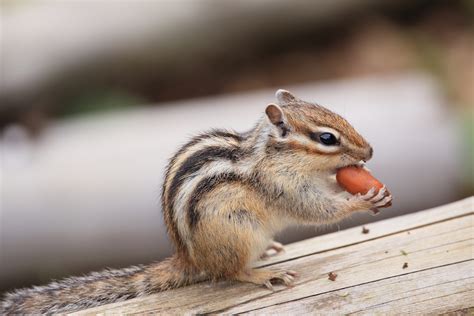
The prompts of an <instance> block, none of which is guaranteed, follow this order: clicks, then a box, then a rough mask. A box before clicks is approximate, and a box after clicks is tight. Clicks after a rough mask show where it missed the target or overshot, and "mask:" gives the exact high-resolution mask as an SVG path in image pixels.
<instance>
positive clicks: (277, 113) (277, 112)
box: [265, 103, 290, 137]
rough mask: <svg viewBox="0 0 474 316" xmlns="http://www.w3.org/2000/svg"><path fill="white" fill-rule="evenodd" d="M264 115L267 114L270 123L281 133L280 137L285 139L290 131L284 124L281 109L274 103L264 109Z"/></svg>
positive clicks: (284, 120) (283, 115) (284, 119)
mask: <svg viewBox="0 0 474 316" xmlns="http://www.w3.org/2000/svg"><path fill="white" fill-rule="evenodd" d="M265 113H266V114H267V116H268V119H269V120H270V122H271V123H272V124H273V125H275V126H276V127H278V129H279V130H280V131H281V136H282V137H285V136H286V135H287V134H288V132H289V131H290V129H289V127H288V125H287V123H286V118H285V114H284V113H283V110H282V109H281V107H279V106H278V105H276V104H274V103H271V104H269V105H268V106H267V108H266V109H265Z"/></svg>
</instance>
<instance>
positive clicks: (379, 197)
mask: <svg viewBox="0 0 474 316" xmlns="http://www.w3.org/2000/svg"><path fill="white" fill-rule="evenodd" d="M385 193H387V188H386V187H385V185H384V186H383V187H382V188H381V189H380V190H379V192H378V193H377V194H376V195H375V196H374V197H373V198H372V199H371V201H373V202H374V203H377V202H379V201H380V200H382V199H383V198H384V197H385Z"/></svg>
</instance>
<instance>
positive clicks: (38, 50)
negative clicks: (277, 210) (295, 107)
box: [0, 0, 474, 292]
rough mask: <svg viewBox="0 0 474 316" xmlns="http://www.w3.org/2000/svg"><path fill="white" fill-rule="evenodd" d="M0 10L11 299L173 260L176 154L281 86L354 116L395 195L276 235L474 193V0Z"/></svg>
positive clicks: (259, 109) (5, 252) (0, 113)
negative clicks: (168, 180) (168, 208)
mask: <svg viewBox="0 0 474 316" xmlns="http://www.w3.org/2000/svg"><path fill="white" fill-rule="evenodd" d="M0 5H1V20H0V30H1V33H0V35H1V41H0V49H1V51H0V52H1V68H0V76H1V81H0V133H1V138H0V151H1V170H0V172H1V173H0V180H1V181H0V190H1V192H0V193H1V196H0V225H1V226H0V229H1V231H0V232H1V234H0V238H1V239H0V256H1V257H0V260H1V261H0V262H1V268H0V292H1V291H6V290H10V289H12V288H15V287H21V286H29V285H33V284H35V285H39V284H44V283H46V282H49V281H50V280H51V279H53V278H61V277H63V276H66V275H71V274H81V273H85V272H87V271H91V270H97V269H101V268H104V267H124V266H127V265H130V264H140V263H148V262H151V261H154V260H159V259H162V258H164V257H165V256H167V255H169V254H170V252H171V251H172V250H171V247H170V244H169V240H168V238H167V236H166V232H165V228H164V226H163V220H162V215H161V210H160V201H159V194H160V186H161V183H162V180H163V170H164V168H165V165H166V162H167V160H168V159H169V158H170V157H171V155H172V154H173V152H174V151H175V150H176V149H177V148H178V147H179V146H180V145H181V144H183V143H184V142H185V141H186V140H187V139H188V138H189V137H190V136H191V135H193V134H195V133H196V132H198V131H202V130H206V129H209V128H211V127H218V128H219V127H222V128H231V129H236V130H238V131H244V130H247V129H249V128H250V127H251V126H252V125H253V124H254V123H255V121H256V120H257V119H258V118H259V117H260V115H262V113H263V111H264V108H265V106H266V104H268V103H269V102H273V101H274V93H275V91H276V89H278V88H285V89H288V90H290V91H292V92H294V93H295V94H296V95H298V96H300V97H301V98H303V99H305V100H308V101H312V102H318V103H321V104H323V105H325V106H327V107H329V108H330V109H332V110H334V111H336V112H338V113H340V114H342V115H343V116H345V117H346V118H347V119H348V120H349V121H350V122H352V123H353V124H354V126H355V127H356V128H357V129H358V130H360V132H361V133H362V134H363V135H364V136H365V137H366V138H367V139H368V140H369V141H370V142H371V143H372V145H373V147H374V149H375V155H374V158H373V159H372V161H370V162H369V164H368V166H369V168H370V169H372V171H373V173H374V174H375V175H376V176H377V177H378V178H379V179H381V180H382V181H383V182H385V183H386V184H387V186H388V187H389V188H390V189H391V191H392V193H393V195H394V203H393V207H391V208H389V209H386V210H383V212H382V214H380V215H379V216H377V217H372V216H369V215H367V214H357V215H356V216H354V217H352V218H350V219H348V220H346V221H344V222H342V223H340V224H338V225H332V226H329V227H318V228H314V227H307V228H304V229H297V230H296V229H290V230H288V231H285V232H284V233H282V234H281V236H279V238H278V240H279V241H283V242H285V243H288V242H292V241H296V240H299V239H303V238H308V237H311V236H316V235H318V234H323V233H327V232H330V231H335V230H338V229H343V228H346V227H351V226H354V225H360V224H362V223H369V222H371V221H374V220H380V219H383V218H388V217H393V216H397V215H401V214H404V213H409V212H415V211H418V210H422V209H425V208H429V207H434V206H437V205H441V204H445V203H448V202H452V201H455V200H458V199H460V198H463V197H466V196H469V195H471V194H473V191H474V183H473V181H474V180H473V161H474V157H473V152H474V136H473V135H474V128H473V120H474V119H473V114H474V111H473V108H474V84H473V83H474V23H473V21H474V1H472V0H393V1H391V0H318V1H310V0H307V1H304V0H301V1H300V0H298V1H284V0H272V1H270V0H259V1H251V0H239V1H225V2H224V1H218V0H201V1H190V0H188V1H187V0H184V1H162V0H148V1H142V0H138V1H137V0H135V1H132V0H124V1H105V0H104V1H93V0H89V1H79V0H73V1H60V0H35V1H33V0H9V1H8V0H0ZM369 227H370V226H369Z"/></svg>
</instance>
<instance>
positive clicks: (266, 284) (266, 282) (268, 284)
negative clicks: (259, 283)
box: [263, 280, 275, 292]
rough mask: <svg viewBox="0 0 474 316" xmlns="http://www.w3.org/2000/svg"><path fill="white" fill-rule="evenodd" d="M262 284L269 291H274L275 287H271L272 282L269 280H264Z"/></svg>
mask: <svg viewBox="0 0 474 316" xmlns="http://www.w3.org/2000/svg"><path fill="white" fill-rule="evenodd" d="M263 285H265V287H267V288H268V289H269V290H270V291H273V292H274V291H275V289H274V288H273V284H272V282H270V280H267V281H265V283H263Z"/></svg>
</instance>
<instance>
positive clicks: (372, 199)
mask: <svg viewBox="0 0 474 316" xmlns="http://www.w3.org/2000/svg"><path fill="white" fill-rule="evenodd" d="M354 199H356V200H358V201H361V202H362V204H363V205H364V206H365V207H364V208H365V209H369V210H372V211H373V212H374V213H378V209H379V208H382V207H389V206H390V205H392V194H390V192H388V191H387V188H386V187H385V186H383V187H382V188H381V189H380V190H379V191H378V192H375V188H372V189H370V190H369V191H368V192H367V193H366V194H363V195H362V194H360V193H358V194H356V195H355V196H354Z"/></svg>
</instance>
